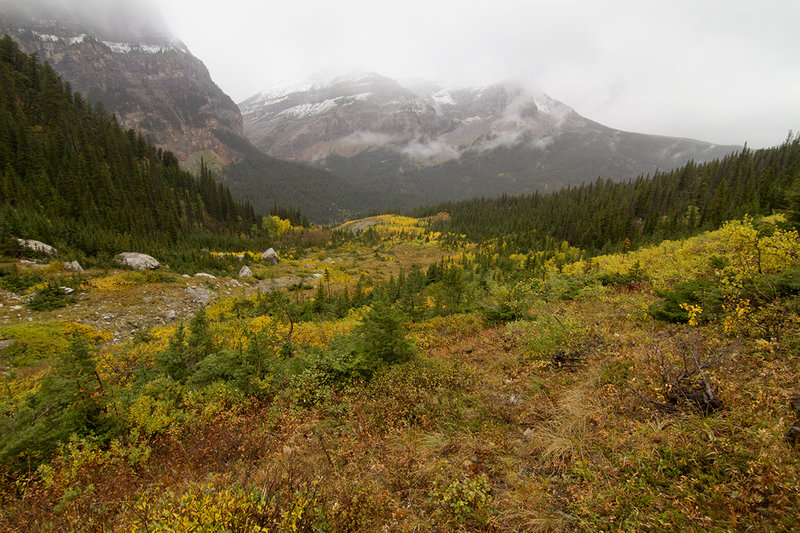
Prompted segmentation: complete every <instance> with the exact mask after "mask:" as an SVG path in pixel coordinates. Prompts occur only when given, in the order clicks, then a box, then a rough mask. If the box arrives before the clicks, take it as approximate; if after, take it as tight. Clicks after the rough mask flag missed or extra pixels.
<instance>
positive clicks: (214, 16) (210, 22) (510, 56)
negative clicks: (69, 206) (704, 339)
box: [0, 0, 800, 147]
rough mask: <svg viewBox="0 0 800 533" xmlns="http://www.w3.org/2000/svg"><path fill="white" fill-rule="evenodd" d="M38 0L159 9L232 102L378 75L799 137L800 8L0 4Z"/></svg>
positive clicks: (506, 0) (623, 125)
mask: <svg viewBox="0 0 800 533" xmlns="http://www.w3.org/2000/svg"><path fill="white" fill-rule="evenodd" d="M40 2H47V3H48V4H55V5H63V6H65V8H66V9H69V10H71V11H73V12H76V11H89V12H91V11H93V10H94V5H95V4H97V5H102V4H105V5H106V6H112V5H113V6H114V7H113V8H112V9H113V12H115V13H122V12H123V11H125V12H126V14H125V15H124V17H123V18H125V19H126V20H129V21H132V20H134V19H137V22H141V21H140V20H138V15H137V13H133V11H137V10H140V11H144V10H147V9H148V8H147V7H146V6H147V4H148V3H149V4H150V5H151V7H150V8H149V9H154V10H156V11H160V12H161V14H162V15H163V16H164V18H165V19H166V23H167V26H168V27H169V28H170V30H171V31H172V33H173V34H174V35H175V36H176V37H177V38H179V39H181V40H182V41H183V42H184V43H186V45H187V46H188V47H189V49H190V50H191V51H192V53H193V54H194V55H196V56H197V57H199V58H200V59H201V60H202V61H203V62H204V63H205V64H206V65H207V66H208V68H209V70H210V72H211V75H212V77H213V78H214V80H215V81H216V82H217V84H219V85H220V87H222V89H223V90H224V91H225V92H227V93H228V94H229V95H230V96H231V97H232V98H233V99H234V100H235V101H236V102H240V101H242V100H244V99H245V98H247V97H249V96H251V95H253V94H255V93H257V92H259V91H260V90H262V89H263V88H265V87H266V86H269V85H271V84H275V83H277V82H281V81H284V80H287V79H292V78H307V77H309V76H327V77H330V76H333V75H337V74H343V73H346V72H349V71H352V70H370V71H375V72H378V73H380V74H384V75H387V76H390V77H393V78H399V79H407V78H427V79H431V80H434V81H438V82H440V83H443V84H445V85H456V86H459V85H462V86H463V85H474V84H488V83H494V82H499V81H504V80H515V81H518V82H522V83H525V84H528V85H530V86H532V87H534V88H536V89H538V90H541V91H544V92H546V93H547V94H548V95H550V96H551V97H553V98H556V99H558V100H561V101H562V102H564V103H565V104H567V105H569V106H571V107H573V108H575V110H576V111H578V112H579V113H581V114H582V115H584V116H586V117H587V118H590V119H592V120H596V121H598V122H601V123H603V124H605V125H607V126H611V127H614V128H619V129H624V130H629V131H637V132H642V133H651V134H662V135H673V136H679V137H690V138H696V139H701V140H705V141H710V142H714V143H718V144H742V143H744V142H748V143H749V145H750V146H752V147H762V146H771V145H775V144H779V143H780V142H781V141H783V139H785V137H786V133H787V132H788V130H789V129H794V130H795V131H797V130H798V129H800V98H799V97H798V96H797V95H798V93H800V60H798V59H797V57H796V56H797V51H798V50H800V31H798V30H797V25H798V21H800V1H798V0H758V1H756V0H752V1H744V0H557V1H555V0H554V1H548V2H545V1H540V0H527V1H526V0H484V1H475V0H402V1H398V0H393V1H385V0H338V1H334V0H280V1H276V0H226V1H224V2H220V1H219V0H158V1H155V0H137V1H136V2H134V1H133V0H0V6H2V5H3V4H5V5H9V3H10V4H11V5H15V4H16V5H17V6H31V5H35V4H37V3H40ZM123 3H124V4H125V5H127V6H128V8H127V9H125V10H121V9H119V6H120V5H121V4H123ZM128 10H131V13H128ZM100 11H102V10H99V9H98V10H97V12H100ZM139 14H141V13H139ZM117 18H119V17H117ZM155 26H157V24H155Z"/></svg>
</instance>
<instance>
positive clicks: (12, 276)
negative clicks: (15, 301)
mask: <svg viewBox="0 0 800 533" xmlns="http://www.w3.org/2000/svg"><path fill="white" fill-rule="evenodd" d="M41 282H42V276H41V274H39V273H38V272H24V271H22V272H21V271H20V270H19V269H18V268H17V266H16V265H7V266H3V267H0V289H4V290H7V291H9V292H14V293H17V294H21V293H24V292H25V291H27V290H28V289H29V288H31V287H33V286H34V285H37V284H39V283H41Z"/></svg>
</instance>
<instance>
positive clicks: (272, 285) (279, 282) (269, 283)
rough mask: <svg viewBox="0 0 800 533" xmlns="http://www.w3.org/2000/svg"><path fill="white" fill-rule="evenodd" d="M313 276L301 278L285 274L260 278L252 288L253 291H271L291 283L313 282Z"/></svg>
mask: <svg viewBox="0 0 800 533" xmlns="http://www.w3.org/2000/svg"><path fill="white" fill-rule="evenodd" d="M313 282H314V278H312V277H307V278H301V277H300V276H285V277H282V278H270V279H262V280H261V281H259V282H258V284H257V285H256V286H255V288H254V289H253V290H254V291H255V292H272V291H275V290H277V289H283V288H286V287H289V286H291V285H301V284H303V283H308V284H313Z"/></svg>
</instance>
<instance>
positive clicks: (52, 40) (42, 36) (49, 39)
mask: <svg viewBox="0 0 800 533" xmlns="http://www.w3.org/2000/svg"><path fill="white" fill-rule="evenodd" d="M33 34H34V35H35V36H36V38H37V39H39V40H40V41H44V42H46V43H57V42H58V41H60V40H61V38H60V37H58V36H57V35H47V34H45V33H39V32H33Z"/></svg>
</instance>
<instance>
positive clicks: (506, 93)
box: [239, 72, 739, 206]
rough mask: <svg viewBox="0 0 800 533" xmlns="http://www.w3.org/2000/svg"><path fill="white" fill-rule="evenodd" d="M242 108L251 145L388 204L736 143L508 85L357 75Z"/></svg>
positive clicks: (671, 159) (594, 173)
mask: <svg viewBox="0 0 800 533" xmlns="http://www.w3.org/2000/svg"><path fill="white" fill-rule="evenodd" d="M239 106H240V108H241V109H242V115H243V118H244V129H245V135H246V136H247V137H248V138H249V139H250V140H251V142H252V143H253V144H254V145H255V146H256V147H258V148H260V149H261V150H262V151H265V152H266V153H267V154H269V155H272V156H274V157H279V158H283V159H290V160H295V161H302V162H306V163H310V164H314V165H317V166H319V167H321V168H326V169H328V170H331V171H333V172H336V173H339V174H342V175H345V176H348V177H349V178H350V179H352V180H353V182H355V183H357V184H360V185H363V186H372V187H375V188H377V189H378V190H379V191H381V192H380V193H379V196H380V197H381V199H382V200H383V201H384V204H385V205H386V206H388V205H390V204H391V201H392V200H391V199H390V198H387V197H388V196H394V197H395V204H398V203H399V204H401V205H404V206H415V205H420V202H421V201H423V200H432V199H433V200H446V199H455V198H456V197H457V198H466V197H470V196H480V195H490V196H497V195H500V194H525V193H531V192H535V191H537V190H539V191H544V190H552V189H556V188H559V187H561V186H565V185H571V184H577V183H582V182H586V181H591V180H594V179H596V178H597V177H598V176H603V177H609V178H612V179H614V180H623V179H631V178H634V177H635V176H637V175H639V174H644V173H651V172H655V171H657V170H663V169H670V168H674V167H677V166H680V165H681V164H683V163H685V162H687V161H688V160H690V159H692V160H698V161H708V160H712V159H715V158H718V157H722V156H724V155H726V154H727V153H729V152H732V151H734V150H735V149H737V148H739V147H736V146H717V145H714V144H711V143H705V142H702V141H697V140H693V139H681V138H673V137H666V136H657V135H643V134H637V133H632V132H625V131H621V130H617V129H614V128H610V127H607V126H604V125H602V124H599V123H597V122H594V121H592V120H590V119H588V118H586V117H583V116H581V115H579V114H578V113H577V112H575V110H573V109H572V108H570V107H569V106H567V105H566V104H564V103H562V102H560V101H558V100H556V99H554V98H551V97H550V96H548V95H546V94H544V93H541V92H535V91H529V90H527V89H526V88H525V87H523V86H521V85H519V84H514V83H499V84H494V85H488V86H483V87H461V88H455V89H448V88H444V87H442V86H441V85H439V84H436V83H435V82H425V81H416V82H400V81H397V80H393V79H391V78H387V77H385V76H381V75H379V74H376V73H370V72H366V73H364V72H360V73H356V74H355V75H353V74H350V75H345V76H340V77H337V78H333V79H329V80H327V81H325V80H322V81H320V80H317V81H304V82H295V83H290V84H283V85H277V86H274V87H272V88H267V89H266V90H265V91H262V92H261V93H258V94H256V95H254V96H252V97H250V98H248V99H246V100H244V101H243V102H241V103H240V104H239ZM402 191H406V192H407V193H408V195H410V196H408V195H406V196H403V195H401V196H400V197H397V194H399V193H400V192H402ZM453 194H456V195H457V196H453Z"/></svg>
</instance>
